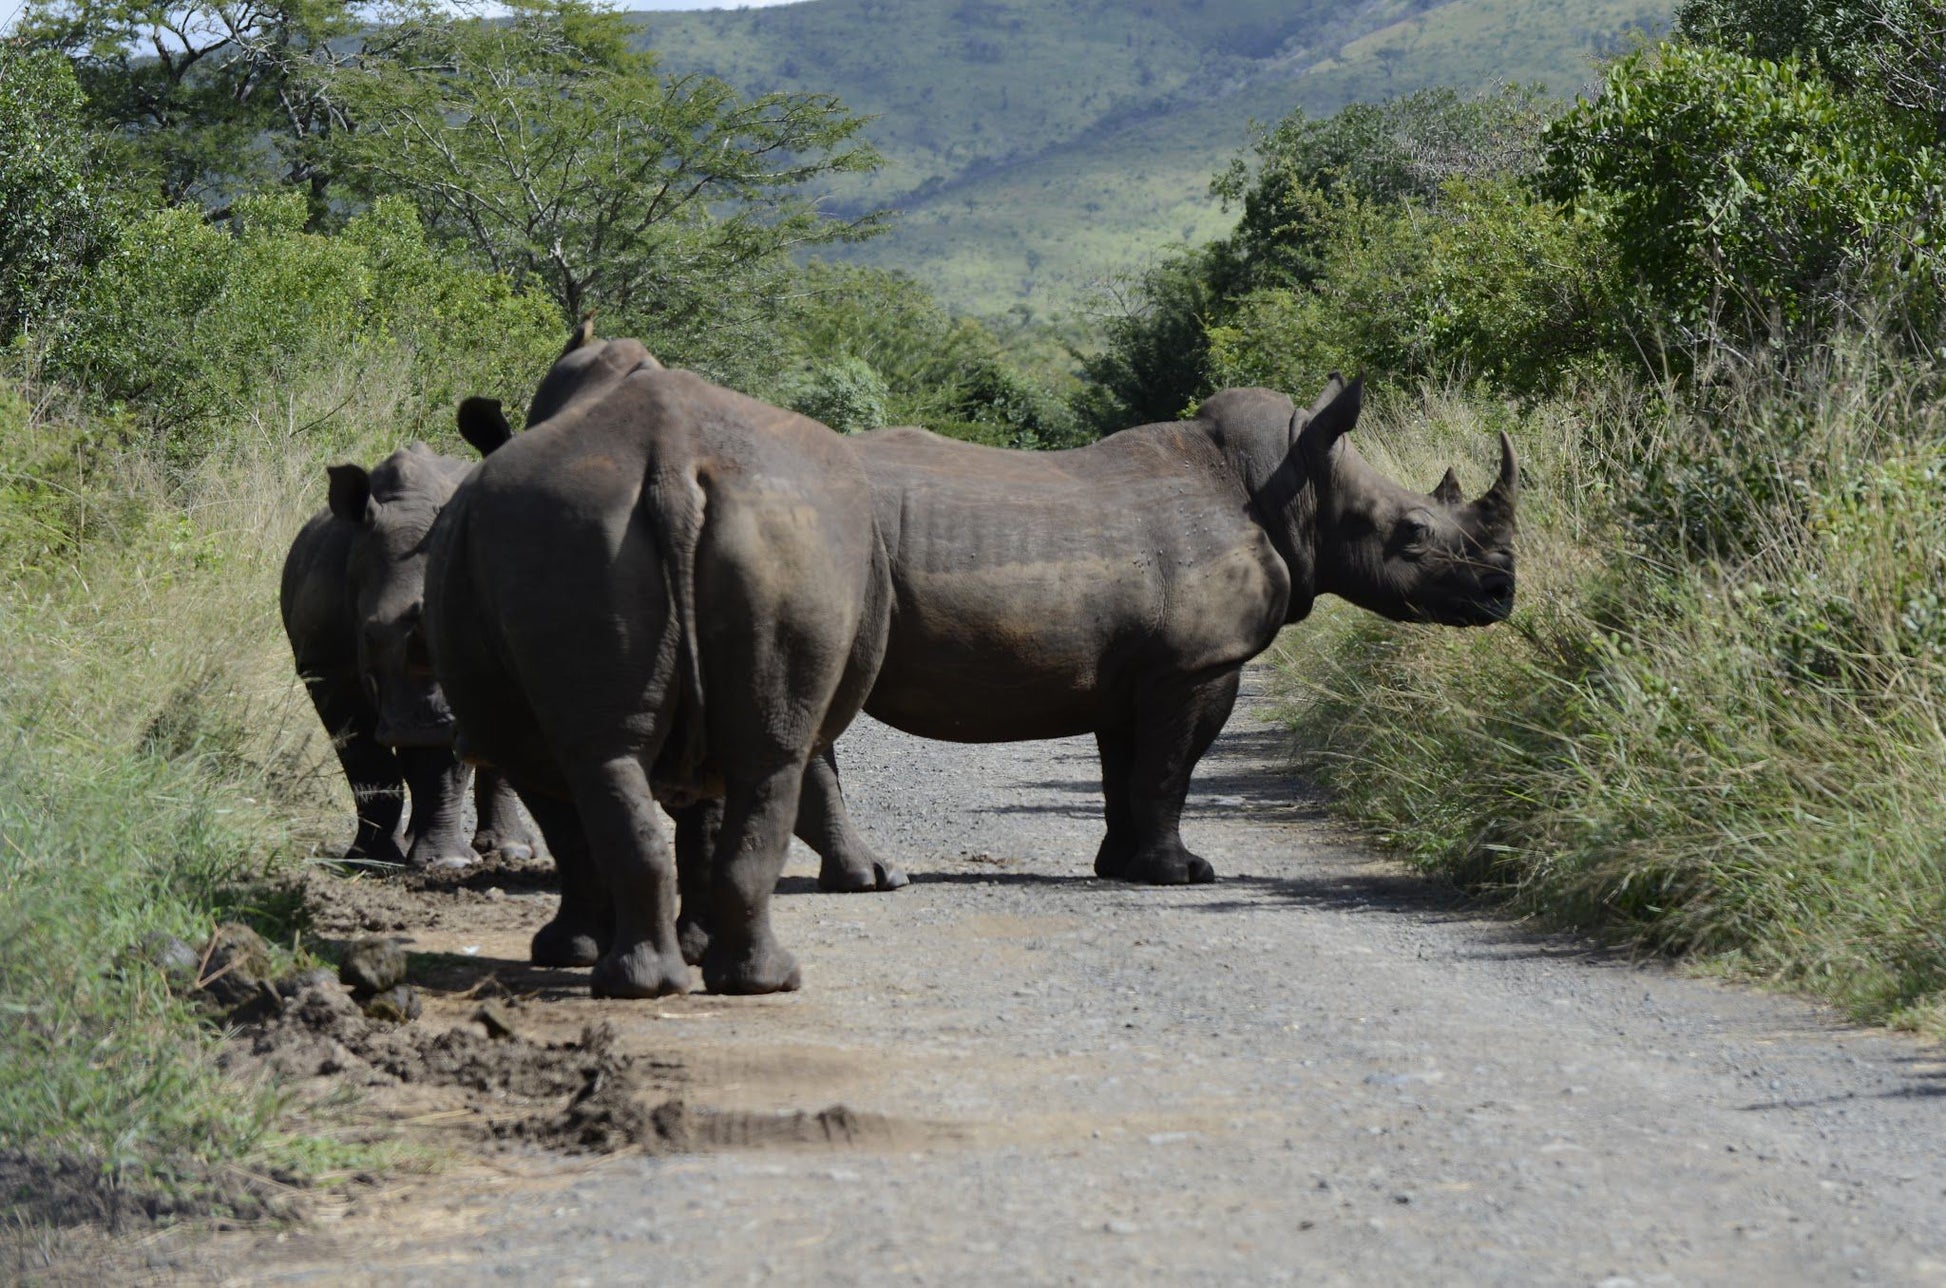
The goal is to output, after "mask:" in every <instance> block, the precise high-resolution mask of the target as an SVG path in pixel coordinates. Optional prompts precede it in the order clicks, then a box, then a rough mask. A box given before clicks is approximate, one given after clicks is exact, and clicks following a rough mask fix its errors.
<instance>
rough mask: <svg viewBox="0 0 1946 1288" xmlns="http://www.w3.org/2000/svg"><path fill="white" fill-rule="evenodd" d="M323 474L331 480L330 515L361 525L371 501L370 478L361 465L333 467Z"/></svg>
mask: <svg viewBox="0 0 1946 1288" xmlns="http://www.w3.org/2000/svg"><path fill="white" fill-rule="evenodd" d="M325 473H326V474H327V475H329V476H330V479H331V491H330V494H329V495H330V498H331V513H333V514H335V515H337V516H338V517H339V518H340V519H349V520H350V521H351V522H353V523H363V522H364V521H365V511H366V508H367V507H368V506H369V505H370V503H371V499H372V476H371V475H369V474H367V473H365V467H364V466H362V465H333V466H331V467H329V468H328V469H326V470H325Z"/></svg>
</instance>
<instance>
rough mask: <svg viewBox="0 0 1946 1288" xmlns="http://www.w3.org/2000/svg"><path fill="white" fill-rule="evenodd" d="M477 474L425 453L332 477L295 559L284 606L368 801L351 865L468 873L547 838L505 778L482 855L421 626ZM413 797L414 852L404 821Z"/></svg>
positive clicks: (295, 644) (362, 800) (487, 809)
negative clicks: (441, 558)
mask: <svg viewBox="0 0 1946 1288" xmlns="http://www.w3.org/2000/svg"><path fill="white" fill-rule="evenodd" d="M472 468H473V466H472V465H471V464H469V463H467V462H465V461H459V460H454V459H452V458H450V457H445V456H440V455H437V454H436V453H434V452H433V451H432V449H430V448H428V447H427V446H426V445H425V444H423V443H415V444H413V445H412V446H411V447H408V448H405V449H403V450H401V451H398V452H394V453H393V454H392V455H391V456H389V457H387V458H386V459H385V461H384V462H382V463H381V464H380V465H379V466H378V467H377V468H376V469H374V470H372V471H370V472H369V473H367V472H366V471H365V470H363V469H361V468H360V467H358V466H356V465H336V466H333V467H332V468H331V470H330V478H331V489H330V505H329V506H327V507H326V508H325V509H323V510H320V511H319V512H318V513H317V514H315V515H313V516H312V517H311V519H310V521H309V522H307V523H306V524H305V525H304V527H303V529H302V530H301V531H299V533H298V534H297V538H296V540H294V541H293V542H292V543H291V549H290V553H289V554H288V555H287V556H286V557H285V560H284V575H283V585H282V589H281V594H280V596H279V599H280V607H281V608H282V611H283V618H284V632H285V634H286V635H287V636H288V637H289V639H290V644H291V653H292V655H293V657H294V658H295V659H296V662H297V670H298V674H299V675H300V676H302V677H303V679H304V685H305V688H306V689H307V690H308V691H309V693H310V695H311V702H312V704H313V705H314V706H316V708H317V712H318V716H319V718H320V719H321V720H322V721H323V722H324V727H325V729H326V731H327V732H329V733H330V735H331V737H332V742H333V744H334V745H335V747H336V749H337V752H338V761H339V764H340V765H342V766H343V768H344V772H345V779H346V781H347V782H348V783H349V784H350V786H351V792H352V798H353V800H354V801H356V803H357V810H358V831H357V834H356V836H354V838H353V839H352V843H351V846H350V848H349V849H348V850H346V852H345V858H346V859H347V860H352V861H360V860H364V861H373V862H381V863H409V864H411V865H412V866H414V867H419V868H426V867H436V866H456V865H460V864H464V863H470V862H472V861H473V858H474V855H475V853H476V852H478V853H487V852H489V851H492V850H496V849H497V850H499V851H501V852H502V853H503V854H505V855H507V856H509V857H515V858H524V857H526V856H527V855H530V854H532V852H533V845H534V841H535V838H534V837H533V836H532V835H531V833H530V831H529V829H528V827H527V824H526V823H525V822H524V821H523V820H522V819H521V817H520V811H519V809H518V808H517V807H516V802H515V798H514V795H513V792H512V790H511V789H510V788H509V787H507V785H506V784H505V783H504V782H502V781H501V780H500V779H499V777H498V776H497V775H494V774H491V773H487V774H481V775H480V776H479V780H478V782H477V784H476V788H475V793H476V802H477V806H478V815H479V820H478V828H477V830H476V831H475V832H474V835H473V838H472V841H471V843H470V844H469V843H468V841H467V839H466V837H465V835H464V829H463V820H462V808H463V805H464V800H465V792H466V780H467V775H468V773H469V771H468V770H467V769H466V768H465V767H463V766H462V765H460V763H459V762H458V761H457V760H456V759H454V757H453V753H452V739H453V725H452V715H451V713H450V712H449V711H448V710H447V707H446V701H445V698H444V697H443V696H442V695H441V694H440V693H439V690H438V687H437V686H436V685H435V684H434V683H433V680H432V666H431V659H430V658H429V656H428V655H427V653H426V645H425V637H424V632H423V630H422V629H421V626H420V613H421V610H422V607H423V597H424V583H425V558H426V556H425V538H426V535H427V533H428V532H429V531H430V529H431V527H432V522H433V519H434V518H436V517H437V515H438V513H439V509H440V507H441V506H443V505H444V504H445V503H446V501H447V499H448V498H450V497H451V496H452V493H453V489H454V488H455V487H456V486H457V485H458V483H459V481H460V480H461V479H462V478H464V477H465V475H466V474H467V472H468V471H469V470H471V469H472ZM408 788H409V789H410V791H411V793H412V822H411V836H410V849H409V851H407V852H404V853H401V851H400V848H399V839H398V836H397V833H398V830H399V821H400V818H401V817H402V815H403V814H404V808H405V793H406V790H407V789H408Z"/></svg>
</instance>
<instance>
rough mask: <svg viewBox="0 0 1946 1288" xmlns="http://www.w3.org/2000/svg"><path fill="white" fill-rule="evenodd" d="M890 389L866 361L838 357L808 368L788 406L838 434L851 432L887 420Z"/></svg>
mask: <svg viewBox="0 0 1946 1288" xmlns="http://www.w3.org/2000/svg"><path fill="white" fill-rule="evenodd" d="M890 392H891V391H890V390H889V389H887V388H886V385H885V377H883V376H881V375H879V374H878V372H876V371H874V370H872V365H871V364H870V363H869V362H866V361H865V360H864V359H862V358H839V359H837V360H836V361H834V362H827V363H821V364H819V365H818V366H816V367H814V368H812V370H811V373H810V375H809V376H808V377H807V378H806V379H805V381H804V383H803V385H802V386H801V387H800V388H799V389H798V390H797V393H796V396H795V397H793V398H792V399H791V406H792V407H793V408H794V409H795V410H797V411H801V412H803V413H804V414H805V415H806V416H809V417H810V418H811V419H813V420H821V421H823V422H824V423H825V424H827V425H829V426H831V428H833V429H835V430H837V431H838V432H839V433H840V434H855V433H857V432H859V431H860V430H865V429H877V428H879V427H880V426H882V425H885V424H886V423H887V422H888V420H889V418H888V417H887V416H886V414H885V403H886V398H887V396H888V394H889V393H890Z"/></svg>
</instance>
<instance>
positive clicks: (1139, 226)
mask: <svg viewBox="0 0 1946 1288" xmlns="http://www.w3.org/2000/svg"><path fill="white" fill-rule="evenodd" d="M1672 7H1673V6H1672V5H1671V4H1669V3H1667V2H1666V0H1598V2H1597V3H1594V4H1588V5H1574V6H1571V5H1568V4H1566V3H1565V0H1450V2H1449V3H1447V4H1442V5H1437V6H1434V7H1432V8H1430V9H1426V10H1424V11H1422V12H1419V13H1417V14H1411V13H1410V9H1409V7H1408V6H1406V5H1402V4H1392V5H1381V6H1377V7H1374V8H1370V9H1362V10H1359V11H1358V13H1357V14H1356V15H1355V16H1352V17H1346V16H1341V15H1342V14H1343V13H1344V11H1343V10H1342V8H1341V7H1329V6H1320V5H1299V6H1295V7H1292V6H1286V5H1272V4H1267V3H1263V2H1262V0H1203V2H1202V3H1191V2H1190V0H1157V2H1156V3H1152V4H1147V5H1143V6H1134V7H1132V6H1113V7H1104V6H1101V5H1098V4H1092V3H1085V2H1083V0H1069V2H1068V3H1055V4H1045V5H1042V4H1033V5H1029V4H1026V3H1017V4H1012V5H1004V4H982V5H968V4H948V3H945V0H917V2H915V3H910V4H904V5H901V6H899V7H898V8H897V9H896V10H892V9H889V8H887V7H886V6H885V5H884V4H883V3H882V0H814V3H810V4H805V5H790V6H783V7H780V8H775V9H758V10H741V11H737V10H727V11H715V12H710V13H697V14H654V15H645V21H646V22H647V24H648V30H647V39H648V41H649V42H650V43H651V44H653V45H654V47H655V48H656V49H657V50H658V51H659V52H661V54H662V55H663V57H664V59H665V63H666V65H667V66H669V67H670V68H671V69H674V70H705V71H710V72H715V73H717V74H720V75H722V76H724V77H726V78H727V79H729V80H730V81H731V83H733V84H735V85H738V86H739V87H741V88H744V89H748V90H769V89H797V90H811V91H817V92H825V93H835V94H837V95H838V96H839V97H841V98H843V99H844V100H845V102H847V103H848V104H850V105H851V106H852V107H854V108H855V109H857V110H859V111H862V112H866V113H871V114H873V115H875V116H877V118H878V119H877V120H876V121H875V122H874V123H873V124H872V126H871V127H870V129H869V134H870V136H871V137H872V139H873V140H874V141H875V142H876V143H877V144H878V146H879V148H880V149H881V150H882V151H883V152H884V153H885V155H886V157H887V165H886V167H885V168H884V169H883V170H882V171H881V172H880V173H879V174H877V175H876V176H873V177H872V178H871V179H870V180H867V181H864V182H862V183H861V184H860V185H858V186H856V187H853V188H849V189H846V190H844V191H842V192H841V193H840V194H838V195H839V196H840V198H841V199H842V201H843V202H844V203H846V204H848V205H856V204H865V203H882V204H887V205H890V206H892V207H894V208H895V209H897V210H899V211H900V212H901V217H900V219H899V221H898V222H897V224H896V225H895V226H894V228H893V230H892V231H891V232H890V233H888V234H886V235H884V236H881V237H878V238H875V239H873V240H871V241H869V242H865V243H862V244H860V245H858V246H855V247H850V248H845V249H843V250H842V252H841V253H842V254H843V255H844V256H845V257H846V258H851V259H855V260H858V261H860V262H864V263H870V264H873V265H876V266H879V267H885V268H901V269H905V270H906V271H909V272H911V273H913V274H914V275H915V276H917V277H919V279H920V280H922V281H923V282H925V283H926V284H927V285H928V286H929V287H931V288H933V289H934V290H935V291H936V292H937V293H938V294H939V295H940V297H941V298H942V299H943V300H945V301H946V302H947V303H949V304H950V305H952V306H953V307H955V308H958V309H961V310H964V311H968V312H975V313H984V314H998V313H1001V312H1004V311H1006V310H1007V309H1009V308H1012V307H1014V306H1016V305H1025V306H1027V307H1028V308H1030V309H1031V310H1032V311H1034V312H1036V313H1038V314H1040V315H1043V316H1045V315H1047V314H1050V313H1053V312H1058V311H1062V310H1067V309H1072V308H1073V307H1075V306H1076V305H1077V304H1079V303H1081V302H1083V301H1084V300H1086V299H1087V298H1088V296H1089V295H1090V294H1091V292H1092V291H1093V290H1094V289H1095V288H1096V286H1097V285H1098V284H1099V283H1100V282H1101V281H1102V280H1103V279H1104V278H1107V277H1110V276H1112V275H1114V274H1115V273H1117V272H1120V271H1124V270H1126V269H1127V268H1129V267H1130V266H1131V265H1132V264H1139V263H1140V261H1141V260H1142V259H1143V258H1144V257H1146V256H1148V255H1151V254H1153V253H1155V252H1156V251H1157V250H1158V249H1160V248H1163V247H1167V246H1169V245H1172V244H1179V243H1182V242H1199V241H1204V240H1207V239H1208V238H1210V237H1212V236H1214V235H1217V234H1219V233H1220V232H1222V231H1223V230H1224V229H1226V228H1227V226H1228V224H1229V222H1230V221H1229V217H1228V216H1225V215H1224V214H1223V213H1222V212H1221V211H1220V210H1219V209H1218V207H1217V205H1216V203H1215V202H1214V201H1213V200H1212V199H1211V198H1210V196H1209V191H1208V187H1209V180H1210V178H1211V176H1212V175H1213V174H1214V173H1215V172H1216V171H1217V170H1218V169H1219V168H1221V167H1222V166H1223V165H1224V164H1226V163H1227V162H1228V160H1229V159H1230V157H1232V156H1234V155H1236V154H1237V153H1238V152H1239V151H1241V150H1242V149H1243V148H1244V147H1245V145H1246V144H1247V142H1248V129H1249V123H1250V121H1251V120H1252V119H1253V118H1254V119H1256V120H1260V121H1264V122H1271V121H1275V120H1277V119H1279V118H1281V117H1282V116H1283V115H1285V114H1286V113H1287V112H1289V111H1290V110H1291V109H1292V108H1295V107H1303V108H1304V109H1305V110H1307V111H1309V112H1313V113H1329V112H1332V111H1335V110H1337V109H1338V108H1339V107H1342V106H1343V105H1344V104H1345V103H1348V102H1352V101H1355V100H1360V99H1373V98H1379V97H1383V96H1385V95H1388V94H1396V93H1405V92H1407V91H1410V90H1413V89H1417V88H1421V87H1423V86H1426V85H1432V84H1452V85H1487V84H1493V83H1499V82H1504V81H1510V80H1513V81H1523V82H1535V83H1540V84H1544V85H1547V86H1548V87H1549V88H1550V89H1553V90H1555V91H1556V92H1560V93H1563V94H1567V93H1572V92H1574V91H1575V90H1577V89H1579V88H1580V87H1582V86H1583V85H1584V84H1585V83H1586V82H1588V81H1589V80H1591V79H1592V74H1593V64H1592V58H1593V56H1594V55H1595V54H1597V53H1598V52H1601V51H1605V50H1612V49H1614V48H1617V47H1619V46H1620V44H1621V43H1622V42H1623V41H1624V40H1625V39H1626V35H1625V33H1626V32H1628V31H1629V30H1631V29H1638V28H1642V27H1651V28H1655V27H1661V26H1665V25H1666V24H1667V21H1668V18H1669V14H1670V12H1671V9H1672ZM894 14H895V15H896V27H895V28H893V30H895V31H896V33H897V34H896V39H897V40H898V42H899V43H898V47H899V56H898V57H897V58H887V57H883V56H882V50H883V46H884V44H885V42H886V41H887V40H888V39H891V38H893V37H890V36H888V35H887V26H886V24H890V23H892V22H893V21H894V18H893V16H892V15H894ZM1408 15H1410V16H1408ZM987 45H992V46H993V50H997V51H998V52H997V56H995V54H994V52H993V51H990V50H988V49H986V46H987Z"/></svg>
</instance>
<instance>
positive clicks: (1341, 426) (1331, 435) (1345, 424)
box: [1297, 371, 1365, 465]
mask: <svg viewBox="0 0 1946 1288" xmlns="http://www.w3.org/2000/svg"><path fill="white" fill-rule="evenodd" d="M1364 397H1365V378H1364V377H1363V376H1359V377H1356V378H1355V379H1353V380H1352V382H1351V383H1350V384H1346V383H1345V382H1344V379H1343V378H1342V377H1341V376H1339V375H1338V373H1337V372H1335V371H1334V372H1332V373H1331V379H1330V380H1329V381H1328V382H1326V384H1325V386H1324V392H1323V393H1321V394H1319V395H1318V400H1317V401H1316V402H1315V403H1312V404H1311V415H1310V418H1309V419H1308V420H1307V421H1306V422H1305V424H1304V428H1303V429H1302V430H1300V431H1299V432H1298V435H1297V446H1298V449H1299V450H1300V451H1302V452H1303V453H1304V459H1305V460H1306V461H1307V462H1310V463H1311V464H1313V465H1319V464H1322V463H1323V462H1324V461H1325V460H1326V459H1327V458H1328V457H1329V456H1330V454H1331V449H1332V448H1333V447H1336V446H1337V445H1338V440H1339V439H1340V438H1343V437H1344V436H1345V435H1346V434H1348V433H1350V432H1351V427H1352V426H1353V425H1356V424H1357V423H1358V409H1359V408H1360V407H1361V406H1362V405H1363V403H1364Z"/></svg>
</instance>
